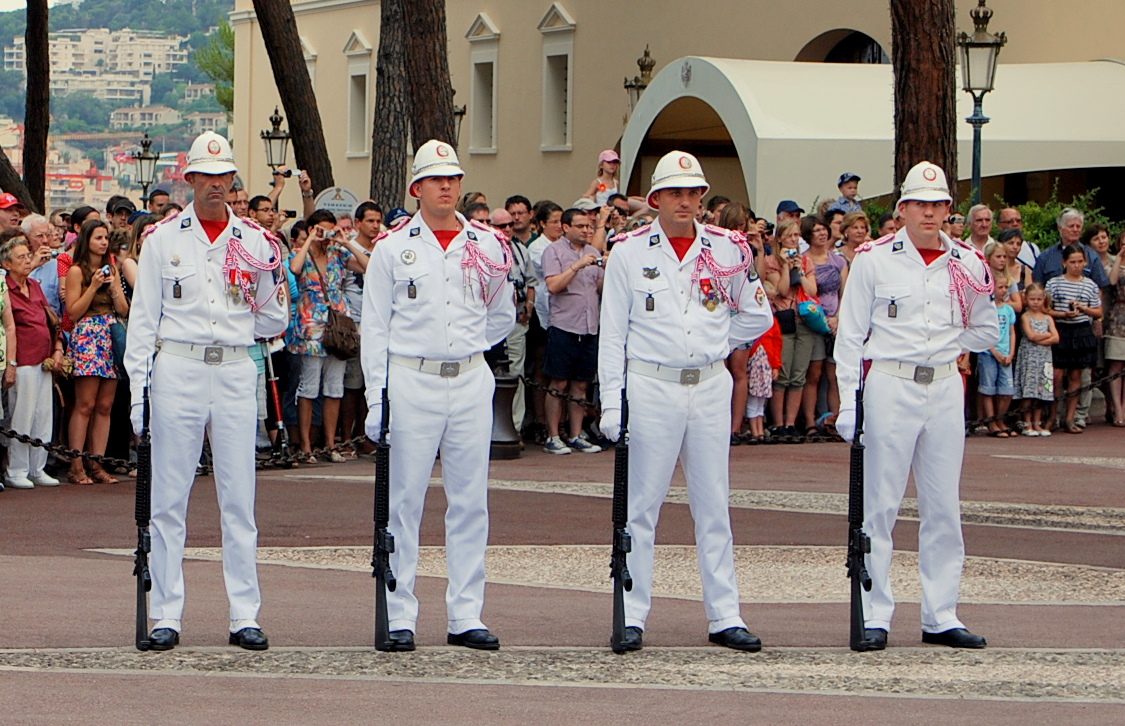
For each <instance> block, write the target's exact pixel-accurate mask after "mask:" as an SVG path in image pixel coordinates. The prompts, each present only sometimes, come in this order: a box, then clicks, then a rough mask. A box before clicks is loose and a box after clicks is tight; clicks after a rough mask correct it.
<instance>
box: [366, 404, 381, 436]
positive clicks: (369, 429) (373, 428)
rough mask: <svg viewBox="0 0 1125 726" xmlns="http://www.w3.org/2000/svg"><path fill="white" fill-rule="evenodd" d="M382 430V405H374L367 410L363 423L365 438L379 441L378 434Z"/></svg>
mask: <svg viewBox="0 0 1125 726" xmlns="http://www.w3.org/2000/svg"><path fill="white" fill-rule="evenodd" d="M382 430H383V404H381V403H376V404H375V405H374V406H371V407H370V408H368V409H367V420H366V421H364V423H363V432H364V433H365V434H367V438H369V439H371V440H372V441H378V440H379V434H380V433H381V432H382Z"/></svg>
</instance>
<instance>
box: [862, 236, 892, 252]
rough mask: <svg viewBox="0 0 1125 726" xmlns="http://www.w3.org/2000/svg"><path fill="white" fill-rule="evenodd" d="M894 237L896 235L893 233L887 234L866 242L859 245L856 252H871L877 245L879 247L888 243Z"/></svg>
mask: <svg viewBox="0 0 1125 726" xmlns="http://www.w3.org/2000/svg"><path fill="white" fill-rule="evenodd" d="M894 238H895V236H894V235H893V234H885V235H883V236H882V237H880V238H879V239H877V240H872V241H871V242H864V243H863V244H861V245H860V246H859V247H856V248H855V251H856V254H859V253H860V252H870V251H871V250H873V249H875V248H876V247H879V246H880V245H885V244H887V243H888V242H890V241H891V240H893V239H894Z"/></svg>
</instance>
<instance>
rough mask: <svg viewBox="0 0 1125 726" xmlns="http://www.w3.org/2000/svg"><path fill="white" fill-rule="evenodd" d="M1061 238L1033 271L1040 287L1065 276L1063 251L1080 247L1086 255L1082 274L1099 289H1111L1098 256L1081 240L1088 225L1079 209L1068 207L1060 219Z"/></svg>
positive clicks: (1040, 259)
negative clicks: (1062, 275) (1048, 281)
mask: <svg viewBox="0 0 1125 726" xmlns="http://www.w3.org/2000/svg"><path fill="white" fill-rule="evenodd" d="M1057 221H1058V226H1059V237H1060V238H1062V241H1061V242H1060V243H1059V244H1057V245H1053V246H1051V247H1048V248H1047V249H1045V250H1043V252H1041V253H1040V255H1039V259H1038V260H1036V261H1035V267H1034V269H1032V271H1031V277H1032V279H1034V280H1035V281H1036V282H1038V283H1039V284H1040V285H1046V284H1047V280H1050V279H1051V278H1052V277H1058V276H1059V275H1061V274H1063V272H1064V270H1063V249H1065V248H1066V247H1070V246H1071V245H1073V246H1075V247H1078V248H1079V249H1081V250H1082V253H1083V254H1085V255H1086V267H1085V268H1084V269H1083V270H1082V274H1084V275H1085V276H1086V277H1088V278H1090V279H1091V280H1093V281H1094V284H1096V285H1097V286H1098V287H1099V288H1101V289H1103V290H1104V289H1105V288H1107V287H1109V276H1107V275H1106V274H1105V268H1104V267H1102V263H1101V260H1099V259H1098V254H1097V253H1096V252H1094V250H1092V249H1090V248H1089V247H1087V246H1086V245H1084V244H1082V242H1080V241H1079V240H1080V239H1081V238H1082V229H1083V227H1084V226H1085V223H1086V216H1085V215H1084V214H1082V212H1080V211H1078V210H1077V209H1072V208H1070V207H1067V208H1066V209H1064V210H1063V211H1062V214H1060V215H1059V218H1058V220H1057Z"/></svg>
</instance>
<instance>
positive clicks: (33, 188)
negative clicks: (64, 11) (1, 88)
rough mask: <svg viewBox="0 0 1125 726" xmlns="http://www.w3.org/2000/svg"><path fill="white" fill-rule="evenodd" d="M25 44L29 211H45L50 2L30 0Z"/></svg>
mask: <svg viewBox="0 0 1125 726" xmlns="http://www.w3.org/2000/svg"><path fill="white" fill-rule="evenodd" d="M24 42H25V46H24V47H25V48H27V108H26V111H25V112H24V120H23V126H24V134H23V178H24V183H25V185H26V187H27V192H28V194H29V195H30V197H31V198H30V200H28V201H30V202H31V204H30V205H28V209H30V210H32V211H42V210H44V209H46V207H47V199H46V196H47V133H48V131H49V129H50V124H51V54H50V49H49V46H48V43H47V0H28V2H27V33H26V34H25V35H24ZM25 204H26V202H25Z"/></svg>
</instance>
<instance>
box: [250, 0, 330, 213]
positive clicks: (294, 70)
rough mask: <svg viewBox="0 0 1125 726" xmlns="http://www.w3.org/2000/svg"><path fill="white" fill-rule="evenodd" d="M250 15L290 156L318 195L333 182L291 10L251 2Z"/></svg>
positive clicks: (276, 0) (282, 1) (265, 0)
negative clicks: (285, 124)
mask: <svg viewBox="0 0 1125 726" xmlns="http://www.w3.org/2000/svg"><path fill="white" fill-rule="evenodd" d="M254 12H255V13H256V14H257V16H258V24H259V26H260V27H261V30H262V41H263V42H264V43H265V46H266V53H267V54H268V55H269V57H270V66H271V67H272V68H273V80H274V84H275V85H276V86H277V93H278V95H279V96H281V105H282V106H283V107H284V108H285V117H286V118H287V119H288V120H289V134H290V136H291V137H292V139H293V157H294V159H295V160H296V163H297V165H298V166H299V167H300V168H301V169H304V170H305V171H307V172H308V173H309V178H310V179H312V184H313V191H314V192H319V191H321V190H322V189H325V188H326V187H330V186H333V185H334V184H335V182H334V181H333V179H332V162H331V160H329V158H328V145H327V144H326V143H325V141H324V126H323V125H322V124H321V121H320V111H319V110H318V109H317V106H316V95H315V94H314V93H313V87H312V79H310V78H309V72H308V69H307V68H306V67H305V58H304V55H303V54H302V53H301V39H300V37H298V35H297V21H296V19H295V18H294V17H293V8H292V7H291V6H290V4H289V0H254ZM264 120H265V119H263V121H264Z"/></svg>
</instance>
